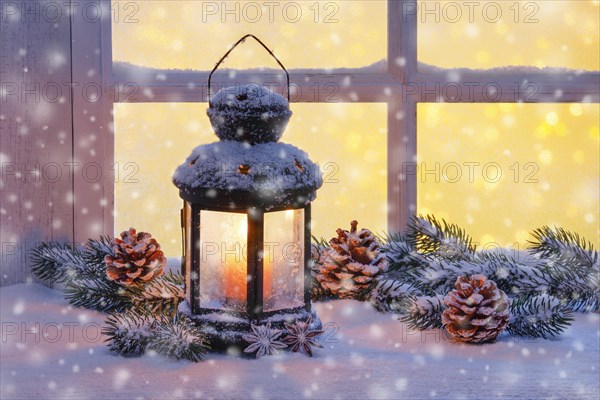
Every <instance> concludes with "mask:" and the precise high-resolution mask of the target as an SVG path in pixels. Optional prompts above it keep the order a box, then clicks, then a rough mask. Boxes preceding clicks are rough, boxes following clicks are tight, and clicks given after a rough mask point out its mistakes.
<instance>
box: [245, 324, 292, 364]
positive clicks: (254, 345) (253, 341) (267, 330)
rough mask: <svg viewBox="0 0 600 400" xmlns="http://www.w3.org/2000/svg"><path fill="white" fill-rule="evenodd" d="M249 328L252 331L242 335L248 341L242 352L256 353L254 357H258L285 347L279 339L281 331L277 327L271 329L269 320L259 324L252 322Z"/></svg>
mask: <svg viewBox="0 0 600 400" xmlns="http://www.w3.org/2000/svg"><path fill="white" fill-rule="evenodd" d="M251 328H252V333H248V334H246V335H244V336H242V338H243V339H244V340H245V341H246V342H248V343H250V344H249V345H248V347H246V348H245V349H244V353H256V358H260V357H262V356H264V355H271V354H275V353H277V351H278V350H279V349H284V348H286V347H287V346H286V344H285V343H283V342H282V341H281V340H279V337H280V336H281V334H282V333H283V332H282V331H281V330H279V329H272V328H271V323H270V322H269V323H267V324H266V325H260V326H256V325H254V324H252V326H251Z"/></svg>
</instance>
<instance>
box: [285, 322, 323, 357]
mask: <svg viewBox="0 0 600 400" xmlns="http://www.w3.org/2000/svg"><path fill="white" fill-rule="evenodd" d="M311 322H312V317H308V319H307V320H306V321H304V322H302V321H296V322H294V323H293V324H289V323H286V324H285V327H286V328H287V330H288V334H287V336H286V337H285V339H283V341H284V342H285V343H286V344H288V345H289V346H290V347H291V350H292V351H293V352H296V351H301V352H302V353H304V354H306V355H307V356H309V357H312V348H311V347H312V346H315V347H321V348H322V347H323V346H321V344H320V343H319V342H317V341H316V340H315V339H316V338H317V337H318V336H320V335H321V334H323V331H322V330H320V329H312V328H310V324H311Z"/></svg>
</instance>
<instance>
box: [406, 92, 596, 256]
mask: <svg viewBox="0 0 600 400" xmlns="http://www.w3.org/2000/svg"><path fill="white" fill-rule="evenodd" d="M417 117H418V151H417V153H418V163H417V165H418V166H420V167H421V171H419V173H418V174H417V180H418V186H417V193H418V199H417V204H418V210H419V212H421V213H434V214H435V215H436V216H437V217H439V218H445V219H447V220H449V221H452V222H455V223H457V224H459V225H461V226H462V227H463V228H466V229H467V231H468V232H469V233H470V234H471V235H472V236H473V239H474V240H475V241H477V242H479V243H482V244H485V243H492V242H495V243H498V244H499V245H500V246H511V245H514V243H519V245H520V246H521V247H520V248H523V245H524V244H525V242H526V240H527V238H528V232H530V231H531V230H532V229H534V228H537V227H540V226H542V225H545V224H549V225H554V224H555V225H558V226H562V227H564V228H565V229H568V230H572V231H576V232H578V233H580V234H582V235H583V236H585V237H586V238H587V239H588V240H590V241H591V242H592V243H594V245H595V246H596V247H597V246H598V242H599V240H598V239H599V237H598V235H599V230H598V226H599V217H600V216H599V210H598V208H599V204H600V203H599V201H600V200H599V197H598V195H599V191H600V183H599V182H600V181H599V177H600V173H599V168H600V155H599V151H600V150H599V149H600V139H599V131H598V122H599V119H600V106H599V105H598V104H523V103H520V104H419V106H418V112H417ZM436 163H437V165H436ZM499 174H501V176H500V175H499Z"/></svg>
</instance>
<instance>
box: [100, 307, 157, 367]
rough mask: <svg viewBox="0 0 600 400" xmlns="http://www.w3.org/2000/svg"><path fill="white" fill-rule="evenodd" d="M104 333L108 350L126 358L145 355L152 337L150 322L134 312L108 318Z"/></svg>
mask: <svg viewBox="0 0 600 400" xmlns="http://www.w3.org/2000/svg"><path fill="white" fill-rule="evenodd" d="M105 323H106V326H105V327H103V328H102V333H103V334H105V335H106V336H108V338H107V339H106V340H105V342H107V343H108V348H109V349H110V350H111V351H114V352H115V353H118V354H120V355H122V356H125V357H138V356H141V355H142V354H144V351H145V350H146V347H147V346H148V343H149V342H150V339H151V337H152V332H151V329H150V320H149V319H148V318H147V317H144V316H141V315H139V314H137V313H135V312H132V311H126V312H124V313H114V314H111V315H109V316H108V318H106V321H105Z"/></svg>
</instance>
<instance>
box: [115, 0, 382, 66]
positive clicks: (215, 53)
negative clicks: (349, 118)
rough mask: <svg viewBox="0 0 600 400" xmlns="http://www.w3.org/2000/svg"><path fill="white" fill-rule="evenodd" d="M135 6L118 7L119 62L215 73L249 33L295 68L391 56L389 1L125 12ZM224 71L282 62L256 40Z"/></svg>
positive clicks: (180, 5) (154, 6) (140, 7)
mask: <svg viewBox="0 0 600 400" xmlns="http://www.w3.org/2000/svg"><path fill="white" fill-rule="evenodd" d="M127 3H132V2H128V1H125V0H124V1H121V2H118V3H117V4H121V6H120V7H118V9H120V10H121V11H122V12H121V18H118V19H117V22H116V23H113V59H114V60H115V61H127V62H130V63H132V64H137V65H143V66H147V67H154V68H174V69H199V70H211V69H212V68H213V67H214V65H215V63H216V62H217V61H218V60H219V58H220V57H221V56H222V55H223V54H224V53H225V52H226V51H227V50H228V49H229V47H230V46H231V45H232V44H233V43H235V42H236V41H237V40H238V39H239V38H240V37H242V36H243V35H245V34H247V33H252V34H254V35H256V36H258V37H259V38H260V39H261V40H263V41H264V42H265V43H266V44H267V46H269V47H270V48H271V49H273V50H274V51H275V54H276V55H277V57H278V58H279V59H281V60H282V61H283V64H284V65H285V66H286V67H287V68H334V67H348V68H351V67H362V66H364V65H368V64H371V63H373V62H375V61H378V60H381V59H384V58H385V57H386V51H387V16H386V11H387V2H386V1H382V0H375V1H330V0H327V1H312V0H311V1H277V2H268V1H266V2H263V1H258V2H257V1H235V2H234V1H231V2H226V1H225V2H224V1H189V0H188V1H181V0H176V1H173V0H171V1H155V0H152V1H136V2H135V4H136V8H135V9H133V8H131V9H128V10H125V9H124V7H125V6H126V4H127ZM269 3H271V4H273V3H275V4H273V5H271V6H269V5H268V4H269ZM256 5H259V6H261V7H260V8H258V9H257V7H256ZM113 8H114V7H113ZM134 11H135V12H134ZM127 15H132V16H131V17H130V18H129V19H127V18H126V16H127ZM133 20H137V21H138V22H134V21H133ZM375 21H376V23H374V22H375ZM224 66H226V67H229V68H249V67H259V66H274V61H273V60H272V59H271V58H270V56H269V55H268V54H266V53H265V51H264V50H263V49H262V48H261V47H260V46H259V45H258V44H257V43H255V42H254V41H248V42H247V43H245V44H244V45H243V46H242V47H239V48H237V49H236V51H235V52H234V53H232V54H231V56H230V57H229V58H227V62H226V64H224Z"/></svg>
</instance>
